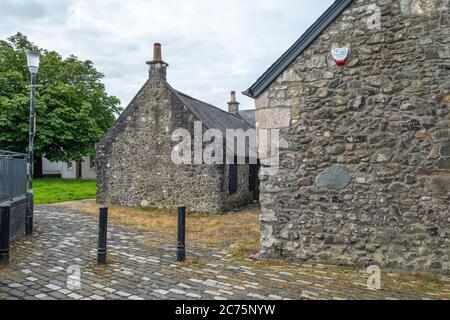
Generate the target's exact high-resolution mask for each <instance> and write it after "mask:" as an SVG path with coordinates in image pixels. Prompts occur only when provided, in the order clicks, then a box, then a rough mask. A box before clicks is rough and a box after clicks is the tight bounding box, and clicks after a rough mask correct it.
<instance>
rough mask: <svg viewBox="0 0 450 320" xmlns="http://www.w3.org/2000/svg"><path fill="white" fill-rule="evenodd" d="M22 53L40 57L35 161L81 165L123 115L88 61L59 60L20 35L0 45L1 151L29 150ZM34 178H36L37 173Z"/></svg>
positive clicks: (55, 55)
mask: <svg viewBox="0 0 450 320" xmlns="http://www.w3.org/2000/svg"><path fill="white" fill-rule="evenodd" d="M26 50H35V51H39V52H40V53H41V54H42V57H41V64H40V68H39V73H38V77H37V85H38V88H37V90H36V115H37V120H36V140H35V159H36V160H37V159H40V158H41V157H42V156H43V155H45V157H46V158H47V159H49V160H50V161H65V162H69V161H81V160H82V157H83V156H86V155H91V154H94V144H95V143H96V142H97V141H99V140H100V139H101V137H102V136H103V135H104V134H105V132H106V131H107V130H108V129H109V128H110V127H111V125H112V124H113V123H114V121H115V118H116V116H117V115H118V114H119V113H120V112H121V111H122V109H121V108H120V106H119V105H120V101H119V99H117V98H116V97H114V96H109V95H108V94H107V93H106V90H105V86H104V85H103V84H102V82H101V80H102V79H103V77H104V75H103V74H102V73H100V72H98V71H97V70H96V69H95V67H94V65H93V63H92V62H91V61H89V60H87V61H80V60H79V59H78V58H77V57H76V56H73V55H72V56H70V57H68V58H66V59H63V58H62V57H61V55H59V54H58V53H57V52H54V51H48V50H45V49H39V48H38V47H37V46H36V45H35V44H33V43H31V42H30V41H28V39H27V37H26V36H24V35H23V34H21V33H17V34H16V35H15V36H12V37H10V38H8V39H7V40H6V41H5V40H1V41H0V149H5V150H10V151H16V152H24V153H25V152H26V149H27V146H28V121H29V103H30V99H29V92H30V89H29V78H30V74H29V71H28V68H27V62H26ZM36 173H38V172H36Z"/></svg>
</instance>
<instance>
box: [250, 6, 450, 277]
mask: <svg viewBox="0 0 450 320" xmlns="http://www.w3.org/2000/svg"><path fill="white" fill-rule="evenodd" d="M374 4H375V2H374V1H373V0H359V1H353V3H352V4H351V5H350V6H349V7H348V8H347V9H346V10H345V12H344V13H343V14H342V15H341V16H340V17H338V18H337V19H336V20H335V21H334V22H333V23H332V24H331V25H330V26H329V28H327V29H326V31H325V32H324V33H323V34H322V35H321V36H320V39H319V40H317V41H314V42H313V43H312V44H311V45H310V46H309V47H308V48H307V49H306V50H305V51H304V52H303V54H302V55H300V56H299V57H297V59H296V60H295V61H294V62H293V63H292V64H291V65H290V66H289V67H288V68H287V69H286V70H287V72H285V74H289V70H295V72H296V74H297V75H299V76H300V77H301V78H302V79H298V78H297V79H291V80H294V81H289V79H286V78H283V79H281V78H280V79H276V80H275V81H274V82H273V83H272V85H270V86H269V87H268V88H267V89H266V90H265V93H264V95H262V96H261V98H260V97H258V99H257V100H261V101H264V102H265V103H264V104H262V103H260V104H261V105H264V108H266V109H267V108H268V109H267V110H271V109H273V110H276V109H277V108H279V107H280V106H282V107H283V108H290V109H291V110H292V112H293V113H294V114H296V115H299V116H297V119H296V121H295V122H292V123H291V124H290V127H289V128H288V129H283V130H282V131H281V133H282V135H281V137H282V138H283V139H285V140H286V141H287V142H288V143H289V148H288V150H286V152H289V154H290V156H291V157H292V158H295V159H298V161H297V164H298V166H292V163H291V164H290V166H289V167H288V166H287V165H285V164H284V163H282V165H281V168H280V170H279V171H278V172H277V173H276V174H275V176H273V177H271V178H270V179H268V180H264V181H262V184H263V185H267V186H269V187H268V188H267V190H271V191H273V192H271V193H270V196H269V198H268V201H265V202H264V203H263V204H262V206H263V207H264V208H266V209H270V210H273V211H274V212H275V214H276V216H277V221H272V222H267V223H263V225H265V224H268V225H270V226H271V227H272V229H271V231H272V233H271V242H273V243H276V245H277V246H280V245H288V243H289V248H292V250H291V251H289V252H288V253H289V256H290V257H292V258H296V259H299V260H302V261H311V262H312V261H314V262H323V263H325V264H330V263H338V264H341V263H342V264H351V265H364V266H366V265H367V264H371V263H373V262H376V263H377V264H379V265H380V267H388V268H392V267H400V268H408V269H415V270H430V269H433V272H434V271H436V270H435V269H439V267H441V271H442V269H443V268H444V267H445V266H446V265H448V264H445V263H443V262H446V261H449V256H448V252H449V250H448V248H449V247H450V239H449V235H450V218H449V205H448V204H449V203H450V174H449V170H450V160H449V159H450V147H448V145H449V143H450V111H449V110H450V109H449V105H448V104H449V103H450V98H449V97H450V72H448V59H449V58H447V55H449V53H450V51H449V50H448V49H449V48H448V47H449V41H448V39H450V12H449V10H448V8H449V7H448V6H446V7H445V10H442V9H441V5H442V4H444V1H441V0H436V1H434V0H433V1H432V0H395V1H376V5H377V6H378V7H379V8H380V10H381V12H382V15H381V21H380V28H371V29H369V28H368V27H367V26H368V19H369V17H370V16H371V14H370V13H368V11H367V8H368V7H370V6H371V5H372V6H373V5H374ZM447 4H449V3H447ZM343 30H345V31H343ZM349 34H352V35H353V36H352V42H351V55H350V57H349V59H348V62H347V64H346V65H345V66H343V67H337V66H336V64H335V62H334V61H333V59H332V57H331V54H329V55H328V56H327V57H326V59H327V64H326V66H324V65H323V63H321V61H323V60H322V59H323V58H322V57H323V53H324V52H330V51H331V49H332V48H334V47H336V46H337V45H339V46H344V45H346V44H347V43H348V41H349V38H348V35H349ZM306 66H308V67H306ZM323 89H326V91H324V90H323ZM325 92H326V94H325ZM291 96H295V97H300V98H299V99H298V100H293V99H291V98H289V97H291ZM266 112H268V113H269V114H270V111H266ZM286 123H287V122H286ZM294 146H295V147H294ZM341 146H345V150H343V149H342V147H341ZM338 164H339V165H341V166H343V167H337V166H339V165H338ZM331 168H332V169H331ZM337 168H340V169H337ZM343 168H346V169H345V170H344V169H343ZM293 170H296V173H297V174H298V176H299V179H298V181H300V180H301V181H302V183H299V184H296V185H292V184H290V185H289V186H287V185H285V186H284V185H283V183H282V182H283V181H284V178H285V177H289V176H291V175H292V174H293ZM334 171H337V172H339V174H336V172H334ZM336 176H339V177H340V178H336ZM305 177H314V178H315V185H309V184H308V183H303V182H304V181H309V180H305ZM350 177H351V179H350ZM263 189H264V188H263ZM263 193H264V192H263ZM267 194H269V193H266V194H262V195H261V196H262V197H265V196H266V195H267ZM296 195H300V196H296ZM299 215H301V216H300V217H299ZM408 226H415V227H414V228H410V229H408ZM429 228H439V236H435V234H436V233H435V232H427V230H428V229H429ZM281 232H283V233H284V235H290V234H301V236H300V239H299V240H292V239H283V238H282V237H281ZM430 235H433V236H430ZM332 239H333V241H331V240H332ZM265 243H267V242H265ZM263 250H264V251H265V252H272V253H274V255H275V256H277V254H276V252H277V251H276V250H275V248H274V247H271V248H270V247H264V248H263ZM431 266H433V268H431ZM434 267H436V268H434Z"/></svg>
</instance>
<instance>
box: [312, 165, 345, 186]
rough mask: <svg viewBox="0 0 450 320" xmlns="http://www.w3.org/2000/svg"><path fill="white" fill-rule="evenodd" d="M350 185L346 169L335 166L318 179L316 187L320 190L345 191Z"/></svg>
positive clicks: (321, 174)
mask: <svg viewBox="0 0 450 320" xmlns="http://www.w3.org/2000/svg"><path fill="white" fill-rule="evenodd" d="M349 183H350V175H349V173H348V170H347V168H346V167H344V166H341V165H333V166H331V167H330V168H328V169H327V170H325V171H323V172H322V173H320V174H319V175H318V176H317V177H316V187H317V188H320V189H336V190H341V189H345V187H347V186H348V184H349Z"/></svg>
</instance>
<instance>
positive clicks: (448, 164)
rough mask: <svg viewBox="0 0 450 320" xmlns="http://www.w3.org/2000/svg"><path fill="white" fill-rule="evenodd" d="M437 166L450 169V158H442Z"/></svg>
mask: <svg viewBox="0 0 450 320" xmlns="http://www.w3.org/2000/svg"><path fill="white" fill-rule="evenodd" d="M437 167H438V168H439V169H443V170H450V158H441V159H439V161H438V163H437Z"/></svg>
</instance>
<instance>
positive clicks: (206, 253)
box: [0, 205, 450, 300]
mask: <svg viewBox="0 0 450 320" xmlns="http://www.w3.org/2000/svg"><path fill="white" fill-rule="evenodd" d="M97 226H98V224H97V219H96V218H95V217H93V216H89V215H85V214H82V213H77V212H74V211H73V210H72V209H69V208H67V207H65V206H64V205H48V206H37V207H36V214H35V233H34V235H33V236H32V237H27V238H22V239H21V240H19V241H18V242H16V243H15V244H14V245H13V247H12V250H11V256H12V257H11V263H10V265H9V266H8V267H3V268H2V269H0V299H44V300H47V299H50V300H51V299H92V300H103V299H132V300H142V299H217V300H219V299H223V300H226V299H229V300H235V299H276V300H278V299H450V279H449V278H448V277H438V276H430V275H412V274H398V273H388V272H386V273H385V272H383V273H382V289H381V290H375V291H373V290H369V289H368V288H367V278H368V275H367V274H366V273H365V272H364V270H355V269H349V268H337V267H329V266H323V265H317V266H308V265H299V264H288V263H280V262H273V261H263V262H255V261H252V260H250V259H245V258H235V257H233V256H232V255H231V254H230V253H228V252H227V251H225V250H224V249H212V248H209V249H208V248H204V247H200V246H199V247H195V246H194V247H192V246H191V247H189V248H188V260H189V261H188V262H187V263H185V264H177V263H176V262H175V252H176V247H175V245H174V239H164V237H167V236H166V235H162V234H158V233H157V232H155V233H151V232H142V231H136V230H133V229H132V228H128V227H122V226H118V225H114V224H111V225H110V237H109V246H108V249H109V261H110V263H109V264H108V266H106V267H98V266H97V265H96V263H95V261H96V246H97ZM155 237H158V238H160V239H158V240H159V241H157V242H161V240H163V241H162V242H163V243H165V245H163V246H160V245H151V241H149V240H150V239H152V238H155ZM161 238H162V239H161ZM157 242H156V243H157ZM78 273H79V275H80V279H81V281H80V283H78V282H77V279H78V278H77V274H78ZM79 284H80V286H78V285H79Z"/></svg>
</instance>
